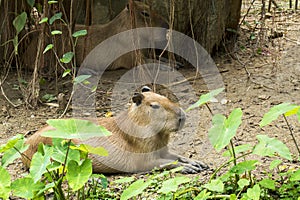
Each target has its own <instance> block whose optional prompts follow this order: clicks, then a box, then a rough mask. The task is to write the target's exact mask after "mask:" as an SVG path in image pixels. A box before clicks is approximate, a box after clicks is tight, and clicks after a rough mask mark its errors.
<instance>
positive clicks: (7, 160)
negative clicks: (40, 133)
mask: <svg viewBox="0 0 300 200" xmlns="http://www.w3.org/2000/svg"><path fill="white" fill-rule="evenodd" d="M28 147H29V145H25V141H24V139H20V140H18V141H17V142H16V143H15V145H14V146H13V148H10V149H8V150H6V151H5V152H4V154H3V156H2V159H1V163H2V166H4V167H6V166H7V165H9V164H11V163H12V162H13V161H14V160H15V159H17V158H20V157H21V154H20V153H19V152H21V153H23V152H24V151H26V150H27V149H28ZM15 148H16V149H18V151H19V152H18V151H17V150H16V149H15Z"/></svg>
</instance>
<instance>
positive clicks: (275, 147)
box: [253, 135, 292, 160]
mask: <svg viewBox="0 0 300 200" xmlns="http://www.w3.org/2000/svg"><path fill="white" fill-rule="evenodd" d="M256 137H257V139H258V140H259V143H258V144H257V145H256V146H255V147H254V150H253V153H254V154H257V155H260V156H274V154H275V153H278V154H279V156H281V157H282V158H285V159H288V160H292V156H291V153H290V150H289V149H288V147H287V146H286V145H285V144H284V143H282V142H281V141H280V140H277V139H275V138H270V137H268V136H266V135H257V136H256Z"/></svg>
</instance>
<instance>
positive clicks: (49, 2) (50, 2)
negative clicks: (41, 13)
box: [48, 1, 58, 5]
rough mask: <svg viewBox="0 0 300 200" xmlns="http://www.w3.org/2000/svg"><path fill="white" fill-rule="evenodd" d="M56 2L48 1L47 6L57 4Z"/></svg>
mask: <svg viewBox="0 0 300 200" xmlns="http://www.w3.org/2000/svg"><path fill="white" fill-rule="evenodd" d="M57 2H58V1H48V4H49V5H51V4H54V3H57Z"/></svg>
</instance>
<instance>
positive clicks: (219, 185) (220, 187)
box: [203, 179, 224, 192]
mask: <svg viewBox="0 0 300 200" xmlns="http://www.w3.org/2000/svg"><path fill="white" fill-rule="evenodd" d="M203 187H205V188H206V189H208V190H210V191H213V192H223V191H224V183H223V182H222V181H221V180H220V179H214V180H212V181H211V182H209V183H207V184H205V185H204V186H203Z"/></svg>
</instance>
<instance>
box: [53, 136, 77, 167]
mask: <svg viewBox="0 0 300 200" xmlns="http://www.w3.org/2000/svg"><path fill="white" fill-rule="evenodd" d="M52 143H53V153H52V156H51V158H52V159H53V160H55V161H57V162H59V163H61V164H64V162H65V158H66V155H67V151H68V144H67V143H66V142H65V141H64V140H62V139H58V138H52ZM70 160H75V161H77V162H79V161H80V152H79V151H78V150H74V149H69V153H68V157H67V163H68V162H69V161H70Z"/></svg>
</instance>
